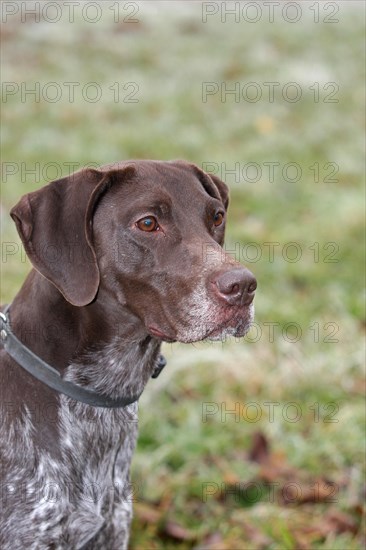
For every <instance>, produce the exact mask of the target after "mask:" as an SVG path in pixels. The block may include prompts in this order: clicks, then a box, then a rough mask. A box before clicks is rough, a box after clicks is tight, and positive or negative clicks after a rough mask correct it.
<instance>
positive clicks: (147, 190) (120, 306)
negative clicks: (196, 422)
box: [0, 161, 256, 550]
mask: <svg viewBox="0 0 366 550" xmlns="http://www.w3.org/2000/svg"><path fill="white" fill-rule="evenodd" d="M227 204H228V189H227V187H226V185H225V184H224V183H223V182H222V181H221V180H219V179H218V178H217V177H215V176H210V175H208V174H206V173H204V172H203V171H202V170H200V169H199V168H198V167H197V166H194V165H193V164H189V163H187V162H183V161H173V162H159V161H131V162H119V163H117V164H114V165H107V166H105V167H103V168H101V169H100V170H91V169H85V170H82V171H80V172H78V173H76V174H74V175H72V176H70V177H66V178H63V179H60V180H58V181H55V182H52V183H50V184H49V185H47V186H45V187H43V188H42V189H40V190H39V191H36V192H34V193H30V194H28V195H25V196H24V197H23V198H22V199H21V200H20V201H19V202H18V204H17V205H16V206H15V207H14V208H13V209H12V211H11V216H12V218H13V220H14V221H15V223H16V226H17V229H18V232H19V235H20V237H21V240H22V242H23V244H24V247H25V250H26V252H27V254H28V257H29V259H30V261H31V262H32V264H33V267H34V269H32V271H31V272H30V274H29V276H28V278H27V279H26V281H25V283H24V284H23V287H22V288H21V290H20V292H19V293H18V294H17V296H16V297H15V298H14V301H13V302H12V304H11V305H10V307H9V308H8V309H7V311H6V312H5V313H4V312H3V313H1V314H0V317H1V322H2V330H1V339H2V349H1V366H0V382H1V399H0V403H1V407H2V423H1V431H0V438H1V439H0V441H1V450H0V452H1V462H2V470H1V471H2V480H1V483H2V485H1V496H2V515H1V525H0V527H1V538H0V546H1V548H2V549H3V550H20V549H24V548H26V549H28V550H30V549H37V550H42V549H50V550H51V549H73V550H74V549H81V548H83V549H98V550H108V549H111V550H121V549H124V548H127V543H128V533H129V526H130V521H131V514H132V511H131V508H132V506H131V500H132V498H131V486H130V482H129V470H130V463H131V458H132V454H133V451H134V447H135V442H136V436H137V399H138V397H139V395H140V394H141V392H142V391H143V389H144V387H145V385H146V383H147V382H148V380H149V378H150V377H151V376H152V375H153V374H154V370H155V368H156V366H157V362H158V361H159V357H160V355H159V353H160V352H159V350H160V345H161V342H175V341H179V342H187V343H189V342H196V341H199V340H203V339H206V338H209V339H214V340H218V339H222V338H223V337H225V336H226V335H233V336H243V335H244V334H245V333H246V332H247V330H248V328H249V326H250V323H251V320H252V317H253V304H252V302H253V297H254V291H255V288H256V281H255V279H254V277H253V275H252V274H251V273H250V272H249V271H248V270H247V269H245V268H244V267H242V266H241V265H240V264H238V263H237V262H236V261H235V260H234V259H233V258H232V257H230V256H229V255H227V254H225V252H224V250H223V248H222V244H223V240H224V226H225V218H226V209H227ZM160 361H161V357H160ZM56 379H58V381H57V380H56ZM55 380H56V382H55Z"/></svg>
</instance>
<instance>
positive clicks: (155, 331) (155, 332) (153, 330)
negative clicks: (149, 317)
mask: <svg viewBox="0 0 366 550" xmlns="http://www.w3.org/2000/svg"><path fill="white" fill-rule="evenodd" d="M147 329H148V331H149V332H150V334H151V335H152V336H154V337H155V338H159V340H162V341H163V342H169V343H171V344H172V343H173V342H176V341H177V339H176V338H174V337H173V336H171V335H169V334H167V333H165V332H163V331H162V330H160V328H158V327H156V326H155V325H149V326H148V327H147Z"/></svg>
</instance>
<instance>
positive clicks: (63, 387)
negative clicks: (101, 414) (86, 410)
mask: <svg viewBox="0 0 366 550" xmlns="http://www.w3.org/2000/svg"><path fill="white" fill-rule="evenodd" d="M9 307H10V305H9V306H7V307H6V309H5V311H4V312H0V344H1V345H2V346H3V347H4V349H5V351H6V352H7V353H8V354H9V355H10V357H12V358H13V359H14V361H16V362H17V363H18V365H20V366H21V367H23V369H25V370H26V371H27V372H29V373H30V374H31V375H32V376H34V377H35V378H37V380H40V381H41V382H43V383H44V384H46V385H47V386H49V387H50V388H52V389H53V390H56V391H58V392H60V393H63V394H65V395H67V396H68V397H71V398H72V399H75V400H76V401H81V402H82V403H86V404H87V405H91V406H93V407H104V408H112V409H114V408H121V407H127V405H130V404H131V403H135V402H136V401H138V399H139V397H140V395H141V393H142V392H140V393H139V394H137V395H132V396H130V397H121V398H120V399H112V398H111V397H109V396H108V395H104V394H100V393H97V392H95V391H93V390H90V389H88V388H83V387H81V386H79V385H77V384H74V383H73V382H69V381H67V380H64V379H63V378H62V377H61V375H60V373H59V372H58V371H57V370H56V369H54V368H53V367H51V365H49V364H48V363H46V362H45V361H43V360H42V359H41V358H40V357H38V356H37V355H36V354H35V353H33V352H32V351H31V350H30V349H29V348H27V347H26V346H25V345H24V344H22V342H21V341H20V340H18V338H17V337H16V336H15V335H14V333H13V332H12V330H11V327H10V321H9V313H8V311H9ZM165 365H166V359H165V357H164V356H163V355H159V357H158V361H157V364H156V367H155V369H154V372H153V374H152V378H157V377H158V376H159V374H160V372H161V371H162V369H163V368H164V367H165Z"/></svg>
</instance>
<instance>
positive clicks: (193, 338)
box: [147, 304, 254, 344]
mask: <svg viewBox="0 0 366 550" xmlns="http://www.w3.org/2000/svg"><path fill="white" fill-rule="evenodd" d="M253 318H254V305H253V304H251V305H250V306H249V307H246V308H245V309H243V308H240V310H239V311H238V310H236V312H235V313H234V315H231V316H230V317H228V318H226V319H225V320H223V319H220V321H219V322H217V321H216V322H215V321H212V322H210V323H209V324H207V323H206V324H203V323H197V321H195V322H194V323H192V326H189V325H186V326H185V327H184V329H178V330H177V331H176V333H175V334H172V333H171V332H170V331H167V330H166V329H164V330H162V329H161V328H160V327H157V326H156V325H155V324H154V325H149V326H148V327H147V329H148V331H149V333H150V334H151V335H152V336H153V337H155V338H158V339H159V340H162V341H163V342H168V343H173V342H182V343H186V344H189V343H194V342H201V341H203V340H220V341H223V340H225V339H226V338H227V337H228V336H232V337H234V338H243V337H244V336H245V335H246V334H247V332H248V331H249V329H250V327H251V324H252V322H253Z"/></svg>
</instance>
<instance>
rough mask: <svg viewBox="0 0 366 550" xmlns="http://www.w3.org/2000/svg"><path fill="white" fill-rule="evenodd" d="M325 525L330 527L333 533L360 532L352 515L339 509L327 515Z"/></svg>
mask: <svg viewBox="0 0 366 550" xmlns="http://www.w3.org/2000/svg"><path fill="white" fill-rule="evenodd" d="M325 526H327V527H328V528H329V531H330V532H331V533H338V534H339V533H347V532H349V533H353V534H354V535H355V534H356V533H357V532H358V527H357V523H356V521H355V520H354V519H353V517H352V516H350V515H349V514H346V513H344V512H340V511H339V510H332V511H331V512H329V513H328V514H327V516H326V517H325Z"/></svg>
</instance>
